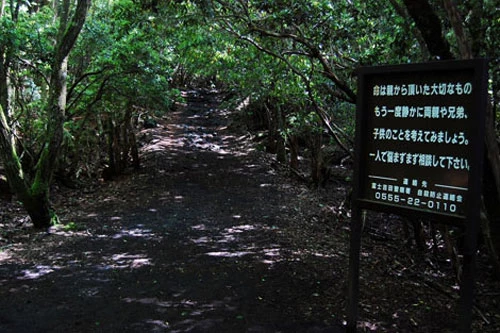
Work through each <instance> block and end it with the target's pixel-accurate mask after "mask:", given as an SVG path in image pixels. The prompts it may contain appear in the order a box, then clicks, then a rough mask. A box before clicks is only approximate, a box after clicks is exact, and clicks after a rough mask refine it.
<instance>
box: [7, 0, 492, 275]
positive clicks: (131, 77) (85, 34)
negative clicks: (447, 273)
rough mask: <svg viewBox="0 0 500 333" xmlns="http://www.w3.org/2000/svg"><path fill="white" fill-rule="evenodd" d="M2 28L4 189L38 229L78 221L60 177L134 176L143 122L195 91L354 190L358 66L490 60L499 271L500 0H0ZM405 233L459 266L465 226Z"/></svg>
mask: <svg viewBox="0 0 500 333" xmlns="http://www.w3.org/2000/svg"><path fill="white" fill-rule="evenodd" d="M0 26H1V27H0V191H1V193H0V198H1V200H5V201H2V202H10V201H16V202H19V203H20V204H21V205H22V207H23V208H24V211H25V214H26V215H28V216H29V218H30V220H31V223H32V225H33V227H34V229H35V230H39V229H42V230H45V229H47V228H49V227H51V226H53V225H55V224H60V223H62V224H65V223H69V221H64V220H63V219H60V217H59V215H58V211H57V210H56V209H54V206H53V204H52V201H53V198H52V190H53V188H54V185H55V184H58V186H63V187H65V188H68V189H70V190H74V191H78V190H79V189H82V188H85V187H88V186H95V184H102V183H103V182H107V181H112V180H114V179H116V178H118V177H120V175H122V174H124V173H130V172H134V170H140V169H141V167H142V164H143V161H142V160H141V156H140V153H139V149H140V145H141V143H140V139H141V138H140V134H139V132H140V130H141V129H143V128H155V127H156V126H158V123H159V122H160V121H164V120H165V119H169V117H170V115H171V114H172V113H174V112H176V111H177V110H178V108H179V107H180V106H182V105H184V103H186V98H187V97H186V96H187V95H186V93H185V91H188V90H200V91H204V92H207V93H208V92H216V93H217V94H218V95H219V96H222V97H221V104H222V105H223V107H224V108H226V109H231V110H236V111H237V114H238V122H239V123H240V124H241V125H242V126H245V128H246V129H247V130H248V131H249V132H250V133H251V135H252V137H253V142H254V143H255V145H256V146H257V147H258V149H260V150H262V151H265V152H266V153H268V154H272V155H273V156H274V158H275V161H276V163H279V164H280V165H281V167H283V168H284V169H286V170H287V172H288V174H289V175H290V178H293V179H295V180H296V179H299V180H300V181H301V182H303V183H305V184H307V186H309V188H314V189H321V188H325V187H328V186H329V184H331V183H330V180H331V179H335V178H338V177H341V178H342V181H345V182H346V183H347V184H348V185H347V186H349V182H350V177H351V176H350V173H347V174H342V175H339V174H337V173H338V169H337V168H336V166H340V165H341V166H342V167H343V168H344V169H345V168H347V169H350V168H352V163H353V156H354V135H355V114H356V100H357V77H356V73H357V70H358V69H359V68H360V67H362V66H372V65H383V64H410V63H422V62H427V61H442V60H452V59H473V58H486V59H488V64H489V86H488V90H489V91H488V109H487V115H486V137H485V163H484V176H483V178H484V181H483V183H484V186H483V187H484V188H483V196H482V198H483V205H482V207H483V209H482V214H481V218H482V221H481V231H482V232H481V244H482V246H484V248H485V249H486V250H485V251H486V252H487V253H488V257H489V260H490V265H491V270H492V272H496V274H497V276H500V261H499V260H500V259H499V254H500V153H499V145H500V140H499V137H500V125H499V123H498V119H500V118H499V117H500V38H498V36H499V35H500V7H499V4H498V2H497V1H494V0H460V1H453V0H442V1H436V0H384V1H362V0H344V1H327V0H315V1H281V0H266V1H253V0H248V1H244V0H194V1H189V0H185V1H183V0H178V1H157V0H142V1H140V0H94V1H90V0H75V1H70V0H37V1H29V0H1V3H0ZM165 126H166V125H165ZM304 161H307V164H304ZM273 163H274V162H273ZM346 201H347V203H346V204H347V205H348V201H349V195H347V199H346ZM0 205H1V202H0ZM0 222H1V223H2V224H4V225H8V221H0ZM408 226H411V229H412V230H414V233H413V235H412V236H411V237H412V238H414V239H415V242H416V244H420V245H421V244H425V243H426V242H428V241H432V240H434V241H435V240H436V239H442V240H443V242H444V243H445V244H446V251H447V254H448V255H449V257H450V258H451V259H450V260H451V261H452V262H453V263H454V265H455V266H456V267H455V269H456V270H457V272H458V271H460V256H459V254H458V253H459V252H460V251H459V248H460V244H461V234H460V232H457V230H455V229H454V228H452V227H450V226H440V225H438V226H437V227H435V226H434V225H431V226H429V224H428V223H427V222H426V221H407V224H405V225H404V226H402V228H403V227H404V228H408Z"/></svg>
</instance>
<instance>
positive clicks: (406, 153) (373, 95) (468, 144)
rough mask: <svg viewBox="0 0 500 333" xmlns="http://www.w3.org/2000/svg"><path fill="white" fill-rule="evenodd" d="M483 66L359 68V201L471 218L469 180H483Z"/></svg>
mask: <svg viewBox="0 0 500 333" xmlns="http://www.w3.org/2000/svg"><path fill="white" fill-rule="evenodd" d="M482 68H484V62H483V61H477V60H476V61H456V62H436V63H430V64H418V65H403V66H387V67H368V68H363V69H361V70H360V71H359V75H358V80H359V85H358V86H359V90H358V94H359V102H358V114H357V116H358V119H357V126H358V128H357V154H358V157H359V162H358V163H357V164H358V165H359V166H360V167H359V169H358V175H357V176H358V178H357V180H358V182H359V183H358V184H359V192H358V199H359V200H360V205H361V207H366V208H370V209H380V210H387V209H389V210H394V209H396V210H398V212H403V213H404V211H406V212H408V211H411V214H413V215H414V214H415V213H417V214H418V213H422V214H424V215H426V216H429V215H439V216H440V219H442V216H443V215H444V216H446V217H447V219H448V220H456V221H459V220H463V219H465V218H466V212H467V205H468V201H469V197H470V195H471V191H473V190H474V189H473V188H472V187H471V186H469V185H472V184H473V183H475V182H479V181H480V179H479V176H480V173H479V172H476V173H474V172H473V171H474V168H475V167H477V166H480V165H481V158H482V157H481V154H478V152H480V151H481V148H482V144H483V137H482V133H481V129H482V125H481V124H482V122H483V119H484V107H483V108H482V109H481V107H480V103H482V101H483V99H484V96H485V92H484V91H481V88H482V87H483V86H484V84H483V82H482V81H481V80H482V77H481V75H483V70H482ZM478 74H480V75H478ZM476 171H480V170H476Z"/></svg>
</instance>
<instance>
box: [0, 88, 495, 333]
mask: <svg viewBox="0 0 500 333" xmlns="http://www.w3.org/2000/svg"><path fill="white" fill-rule="evenodd" d="M186 96H187V104H185V105H180V106H179V108H178V109H177V110H176V111H175V112H172V113H170V114H169V116H168V119H163V120H160V121H159V126H158V127H155V128H151V129H144V130H142V131H141V132H140V133H139V134H138V138H139V139H140V141H141V142H142V147H141V160H142V168H141V170H139V171H137V172H132V173H130V174H128V175H125V176H122V177H119V178H118V179H115V180H113V181H111V182H105V183H102V184H101V185H100V186H98V187H95V188H92V189H91V190H89V189H88V188H87V189H85V190H80V191H75V190H70V189H66V188H64V187H60V188H57V189H55V191H54V193H55V195H54V205H55V208H56V209H57V211H58V212H59V216H60V218H61V222H62V224H61V225H57V226H54V227H52V228H50V229H49V230H48V231H45V230H44V231H39V230H38V231H37V230H33V229H32V228H31V226H30V224H29V220H28V219H27V218H26V217H25V215H24V213H23V211H22V210H21V209H20V207H19V206H18V205H17V204H16V203H15V202H5V201H4V202H2V203H1V205H2V211H1V212H0V218H1V220H0V221H1V224H0V232H1V234H0V264H1V266H0V299H1V303H0V332H344V330H345V329H344V327H343V324H345V318H346V303H347V287H348V281H347V280H348V255H349V221H350V216H349V211H348V209H347V208H346V198H347V195H346V193H348V188H349V183H348V182H347V180H346V177H338V178H336V179H332V180H331V181H330V182H329V183H328V185H327V187H326V188H324V189H319V190H318V189H313V188H310V187H309V186H308V184H304V183H302V182H300V181H299V180H297V179H294V178H293V177H292V176H291V175H290V174H288V173H287V172H286V168H284V167H282V166H281V165H279V164H278V163H276V162H275V160H274V159H273V158H272V156H270V155H268V154H266V153H265V152H262V151H259V150H257V149H255V147H256V146H257V145H256V144H255V142H253V141H252V135H251V134H249V133H247V132H246V131H245V130H244V129H243V128H242V127H240V126H238V125H239V123H238V122H237V121H236V120H235V117H234V114H233V113H232V112H229V111H228V110H225V109H223V108H221V107H220V99H221V95H220V94H217V93H210V92H206V91H205V92H203V93H200V91H189V92H186ZM344 171H345V170H344ZM403 223H405V222H404V221H402V220H401V219H400V218H399V217H396V216H392V215H383V214H372V215H370V217H369V219H368V222H367V223H366V225H365V231H364V239H363V248H362V255H361V280H360V293H361V295H360V304H359V308H360V314H359V331H361V332H369V331H384V332H453V331H456V330H457V326H456V323H457V321H458V318H457V315H456V312H457V311H456V307H457V304H458V301H457V298H458V292H457V282H456V278H455V277H454V273H453V270H452V268H451V264H450V263H449V260H448V259H447V257H446V255H445V254H444V251H443V250H442V244H438V245H439V246H438V249H437V251H436V252H433V251H431V250H428V249H427V250H417V249H416V247H415V246H413V245H411V244H409V243H408V242H407V239H405V237H404V236H403V232H402V231H401V229H402V228H401V226H402V225H403ZM477 275H478V278H477V297H476V306H475V311H474V314H473V318H474V323H473V330H474V331H476V332H497V331H500V310H499V307H498V302H499V295H500V289H499V283H498V282H496V280H495V279H494V278H493V277H492V276H491V267H489V266H488V263H487V260H486V256H485V255H484V254H483V253H482V252H481V253H480V254H479V260H478V273H477Z"/></svg>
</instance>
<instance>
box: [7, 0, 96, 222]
mask: <svg viewBox="0 0 500 333" xmlns="http://www.w3.org/2000/svg"><path fill="white" fill-rule="evenodd" d="M70 4H71V1H70V0H63V5H62V6H61V8H62V9H63V13H62V15H61V16H60V17H59V20H60V25H59V32H58V38H57V42H56V45H55V48H54V56H53V59H52V60H53V61H52V64H51V65H52V69H51V76H50V85H49V98H48V102H47V114H48V119H47V129H46V132H45V136H44V140H45V142H44V144H43V145H42V151H41V152H40V154H39V159H38V161H37V162H36V165H35V173H34V179H33V181H32V182H31V183H30V182H29V180H28V179H26V177H25V172H24V171H23V168H22V165H21V162H20V160H19V157H18V153H17V150H16V142H15V135H14V129H13V128H11V127H10V125H9V121H8V119H9V113H10V111H9V109H8V107H9V94H8V81H7V73H8V71H9V69H10V63H8V62H6V61H5V59H4V58H3V54H4V52H1V54H2V58H1V59H0V60H2V63H1V64H0V65H1V66H2V69H1V72H0V102H1V103H0V106H1V107H0V155H1V156H2V159H3V160H4V163H5V170H6V174H7V178H8V181H9V184H10V186H11V188H12V190H13V192H14V193H15V194H16V195H17V197H18V199H19V200H20V201H21V202H22V204H23V206H24V208H25V209H26V211H27V212H28V214H29V216H30V217H31V220H32V222H33V225H34V227H35V228H45V227H48V226H50V223H51V220H52V218H53V212H52V211H51V209H50V200H49V189H50V184H51V181H52V176H53V173H54V170H55V166H56V163H57V160H58V157H59V152H60V149H61V144H62V141H63V125H64V119H65V115H64V113H65V108H66V77H67V63H68V56H69V53H70V51H71V49H72V48H73V46H74V44H75V42H76V39H77V38H78V35H79V34H80V31H81V29H82V27H83V24H84V22H85V18H86V16H87V11H88V8H89V6H90V0H79V1H78V4H77V8H76V9H75V11H74V15H73V17H72V18H71V20H69V19H68V17H69V6H70ZM1 51H4V50H1Z"/></svg>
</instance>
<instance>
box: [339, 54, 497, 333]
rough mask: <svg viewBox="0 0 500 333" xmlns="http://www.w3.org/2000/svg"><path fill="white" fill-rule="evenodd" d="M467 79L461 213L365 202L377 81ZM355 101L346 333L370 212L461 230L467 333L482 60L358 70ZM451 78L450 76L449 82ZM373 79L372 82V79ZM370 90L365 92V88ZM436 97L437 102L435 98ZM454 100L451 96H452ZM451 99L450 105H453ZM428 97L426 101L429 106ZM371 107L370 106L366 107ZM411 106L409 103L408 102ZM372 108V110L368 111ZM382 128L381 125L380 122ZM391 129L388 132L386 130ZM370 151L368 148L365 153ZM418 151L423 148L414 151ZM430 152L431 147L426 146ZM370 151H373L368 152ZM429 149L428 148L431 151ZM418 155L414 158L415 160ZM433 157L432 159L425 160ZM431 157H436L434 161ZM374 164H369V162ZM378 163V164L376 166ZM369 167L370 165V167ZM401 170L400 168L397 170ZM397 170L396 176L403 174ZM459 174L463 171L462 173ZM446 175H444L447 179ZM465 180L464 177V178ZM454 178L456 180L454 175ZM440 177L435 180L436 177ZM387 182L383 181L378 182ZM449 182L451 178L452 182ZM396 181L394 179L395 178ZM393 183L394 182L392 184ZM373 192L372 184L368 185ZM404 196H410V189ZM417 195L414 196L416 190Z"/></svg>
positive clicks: (477, 203) (483, 94)
mask: <svg viewBox="0 0 500 333" xmlns="http://www.w3.org/2000/svg"><path fill="white" fill-rule="evenodd" d="M462 72H464V73H467V74H466V75H465V76H466V77H467V78H468V79H469V82H470V83H471V84H472V89H473V90H472V92H471V94H470V95H471V96H470V100H468V102H469V103H470V104H468V106H467V109H468V110H466V112H467V116H468V118H467V117H466V118H467V120H466V123H467V125H468V127H467V132H466V133H467V135H468V137H467V140H468V144H467V145H466V147H465V146H464V148H463V149H464V151H462V150H461V149H462V147H460V148H457V149H458V151H460V152H462V153H464V155H463V156H464V157H463V159H464V160H467V162H468V165H467V171H465V172H466V177H467V184H466V189H462V190H464V191H465V190H466V193H467V196H466V201H464V205H463V209H462V212H460V213H456V214H452V213H450V212H440V211H433V210H430V209H422V208H416V207H411V206H408V205H406V204H405V205H403V204H396V205H395V204H392V203H387V202H383V201H377V200H374V198H367V197H368V196H369V192H370V190H369V186H370V185H369V184H368V177H369V172H370V171H371V170H370V168H371V167H370V166H367V165H368V164H370V161H369V158H370V156H369V154H371V155H374V153H373V149H374V148H373V147H374V143H373V137H372V136H373V135H374V131H375V128H374V127H373V124H374V123H375V121H374V120H373V119H374V116H373V112H374V110H373V103H371V99H373V97H372V96H373V95H374V82H376V81H377V80H376V79H378V78H380V77H383V76H385V77H389V78H391V79H393V78H399V79H400V78H401V77H403V78H405V79H407V78H410V80H412V79H416V80H417V81H418V80H420V79H422V80H423V81H426V80H432V79H433V78H436V77H438V78H441V77H443V76H444V77H446V76H447V75H448V74H453V75H455V76H456V75H459V76H460V75H461V74H457V73H462ZM357 73H358V99H357V113H356V154H355V164H354V177H353V199H352V217H351V235H350V238H351V239H350V255H349V302H348V321H347V331H348V332H356V324H357V316H358V309H357V308H358V299H359V265H360V258H359V254H360V248H361V233H362V221H361V216H362V211H363V210H372V211H380V212H386V213H393V214H397V215H403V216H411V217H413V218H414V217H418V218H421V219H426V220H430V221H433V222H436V221H439V222H440V223H449V224H453V225H457V226H459V227H462V228H464V230H465V245H464V261H463V275H462V285H461V288H460V293H461V297H460V306H459V314H460V323H459V328H460V330H461V331H462V332H468V331H470V327H471V324H472V302H473V290H474V271H475V252H476V247H477V244H476V239H477V233H478V229H479V225H480V223H479V222H480V220H479V219H480V208H481V188H482V186H481V185H482V184H481V183H482V170H483V158H484V157H483V150H484V123H485V113H486V105H487V86H488V63H487V60H486V59H473V60H453V61H439V62H430V63H419V64H408V65H389V66H375V67H362V68H360V69H359V70H358V72H357ZM453 75H452V76H453ZM374 78H375V79H374ZM370 84H371V85H372V86H369V85H370ZM437 97H439V96H436V98H437ZM452 97H453V96H452ZM452 97H449V98H448V99H452ZM429 99H430V97H426V100H429ZM370 103H371V104H370ZM410 103H411V100H410ZM370 108H371V109H370ZM379 123H380V122H379ZM389 127H390V126H389ZM368 146H370V147H368ZM414 146H418V147H420V148H421V147H422V145H421V144H420V145H418V144H417V145H414ZM429 147H431V145H429ZM370 149H372V150H370ZM431 149H432V148H431ZM415 155H417V154H415ZM428 155H432V154H428ZM432 156H434V155H432ZM372 159H373V158H372ZM379 161H380V160H379ZM372 164H373V163H372ZM398 167H399V165H398ZM418 168H419V166H418V165H417V166H416V167H415V165H413V166H411V167H409V168H408V169H407V170H406V169H405V168H404V167H402V169H401V170H402V172H403V173H404V172H406V171H409V173H410V176H409V178H412V172H415V170H418ZM401 170H399V171H401ZM462 171H463V170H462ZM451 172H452V171H450V173H446V171H444V173H445V174H447V175H448V174H451ZM461 175H463V172H462V174H461ZM454 176H455V178H457V177H456V175H454ZM438 177H439V176H438ZM380 178H385V177H380ZM450 178H452V177H450ZM394 179H396V178H394ZM391 181H392V179H391ZM371 186H372V187H373V183H372V184H371ZM408 188H409V189H408V190H407V191H408V192H411V191H413V190H414V189H411V188H410V186H409V187H408ZM415 191H416V190H415Z"/></svg>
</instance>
